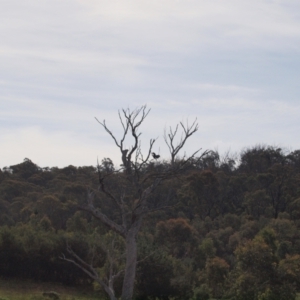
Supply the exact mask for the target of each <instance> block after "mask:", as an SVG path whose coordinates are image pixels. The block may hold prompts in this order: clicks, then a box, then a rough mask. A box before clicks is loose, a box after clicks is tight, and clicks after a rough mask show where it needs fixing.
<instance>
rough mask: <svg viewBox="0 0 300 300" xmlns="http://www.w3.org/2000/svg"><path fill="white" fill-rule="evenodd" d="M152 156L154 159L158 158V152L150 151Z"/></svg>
mask: <svg viewBox="0 0 300 300" xmlns="http://www.w3.org/2000/svg"><path fill="white" fill-rule="evenodd" d="M152 156H153V158H154V159H158V158H160V155H158V154H155V153H154V152H152Z"/></svg>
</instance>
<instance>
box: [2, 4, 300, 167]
mask: <svg viewBox="0 0 300 300" xmlns="http://www.w3.org/2000/svg"><path fill="white" fill-rule="evenodd" d="M0 20H1V22H0V24H1V26H0V168H3V167H4V166H10V165H14V164H18V163H21V162H22V161H23V159H24V158H29V159H31V160H32V161H33V162H34V163H36V164H38V165H39V166H40V167H55V166H58V167H65V166H68V165H74V166H89V165H96V163H97V158H98V159H99V161H101V159H103V158H105V157H109V158H111V159H113V160H114V161H115V162H116V163H118V162H120V159H119V157H120V155H119V152H118V149H117V147H116V146H115V144H114V142H113V140H112V139H111V138H110V136H109V135H108V134H107V133H106V132H105V130H103V128H102V127H101V125H100V124H99V123H97V121H96V120H95V117H97V118H98V119H99V120H101V121H102V120H104V119H105V120H106V123H107V126H108V127H109V128H110V129H111V130H112V132H113V133H114V134H115V135H116V137H117V138H120V137H121V136H122V126H121V124H120V122H119V119H118V110H120V109H122V108H124V109H127V108H129V109H131V110H133V109H135V108H137V107H140V106H141V105H147V107H148V108H149V109H151V111H150V113H149V115H148V117H147V119H146V120H145V122H143V124H142V126H141V130H140V131H141V132H142V135H141V139H142V147H143V150H146V149H147V145H148V143H149V140H150V138H158V139H157V141H156V143H155V145H154V151H155V152H157V153H159V154H160V155H161V156H162V158H164V159H168V157H169V156H168V148H167V146H166V145H165V142H164V139H163V134H164V130H165V129H166V130H168V128H170V127H172V128H174V127H175V126H176V124H178V123H179V122H189V124H191V123H192V122H193V121H194V120H195V119H196V118H197V122H198V124H199V130H198V131H197V132H196V133H195V134H194V135H193V136H191V137H190V139H189V140H188V142H187V144H186V147H185V151H186V153H187V154H191V153H193V152H194V151H195V150H197V149H199V148H202V149H203V150H206V149H212V150H218V151H219V152H220V154H221V155H222V153H226V152H228V151H230V152H231V153H235V152H236V153H239V152H240V151H241V150H242V149H246V148H249V147H253V146H255V145H261V144H264V145H272V146H276V147H277V146H278V147H282V148H287V149H289V150H297V149H300V139H299V131H300V1H299V0H282V1H281V0H273V1H272V0H251V1H249V0H247V1H246V0H227V1H224V0H184V1H183V0H177V1H176V0H163V1H162V0H149V1H148V0H105V1H104V0H64V1H61V0H51V1H50V0H40V1H36V0H35V1H33V0H2V1H1V10H0ZM126 142H127V145H126V146H128V147H130V140H129V141H126ZM182 154H183V153H182Z"/></svg>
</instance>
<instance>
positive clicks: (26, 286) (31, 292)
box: [0, 279, 99, 300]
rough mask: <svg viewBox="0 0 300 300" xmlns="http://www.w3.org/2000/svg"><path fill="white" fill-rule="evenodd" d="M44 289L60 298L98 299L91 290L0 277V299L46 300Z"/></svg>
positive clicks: (69, 299)
mask: <svg viewBox="0 0 300 300" xmlns="http://www.w3.org/2000/svg"><path fill="white" fill-rule="evenodd" d="M45 291H55V292H57V293H59V295H60V299H61V300H75V299H76V300H95V299H97V300H99V296H98V297H97V296H96V295H93V293H92V292H91V291H84V290H80V289H77V288H71V287H65V286H62V285H59V284H53V283H43V282H41V283H39V282H32V281H19V280H4V279H0V300H4V299H5V300H42V299H43V300H46V299H49V298H46V297H43V296H42V293H43V292H45Z"/></svg>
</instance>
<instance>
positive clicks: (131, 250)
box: [121, 221, 140, 300]
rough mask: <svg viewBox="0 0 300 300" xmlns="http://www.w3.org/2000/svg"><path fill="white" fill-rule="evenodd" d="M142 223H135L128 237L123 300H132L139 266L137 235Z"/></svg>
mask: <svg viewBox="0 0 300 300" xmlns="http://www.w3.org/2000/svg"><path fill="white" fill-rule="evenodd" d="M139 229H140V221H138V222H135V224H133V225H132V226H131V228H130V230H129V231H128V233H127V235H126V241H125V242H126V266H125V275H124V281H123V287H122V297H121V299H122V300H132V296H133V288H134V281H135V272H136V265H137V240H136V237H137V233H138V231H139Z"/></svg>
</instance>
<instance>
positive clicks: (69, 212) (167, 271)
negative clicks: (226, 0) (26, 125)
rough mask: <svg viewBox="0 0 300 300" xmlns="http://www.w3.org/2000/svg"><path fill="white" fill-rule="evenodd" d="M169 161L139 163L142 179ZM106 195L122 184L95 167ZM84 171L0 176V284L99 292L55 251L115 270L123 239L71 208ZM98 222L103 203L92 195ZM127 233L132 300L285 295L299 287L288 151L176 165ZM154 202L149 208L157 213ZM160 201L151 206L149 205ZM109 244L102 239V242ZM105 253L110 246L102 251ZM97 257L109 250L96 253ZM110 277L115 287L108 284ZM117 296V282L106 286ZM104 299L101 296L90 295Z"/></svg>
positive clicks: (294, 171)
mask: <svg viewBox="0 0 300 300" xmlns="http://www.w3.org/2000/svg"><path fill="white" fill-rule="evenodd" d="M168 166H169V162H167V161H164V160H163V159H157V160H154V159H153V160H151V161H150V162H149V163H148V164H147V165H145V166H144V168H145V172H146V173H147V172H149V173H151V172H153V170H164V169H167V168H168ZM99 168H100V169H101V172H102V174H105V173H107V174H109V181H108V184H109V185H110V188H111V189H118V188H119V186H120V185H121V184H122V182H123V180H124V178H123V177H124V176H123V174H122V172H116V173H114V172H112V171H113V170H114V169H115V166H114V164H113V162H112V161H111V160H110V159H109V158H106V159H103V160H102V162H101V164H100V165H99ZM98 171H99V169H98V168H97V167H93V166H86V167H74V166H68V167H65V168H57V167H53V168H40V167H39V166H38V165H36V164H35V163H34V162H32V161H31V160H30V159H28V158H25V159H24V161H23V162H22V163H20V164H17V165H13V166H9V167H5V168H3V169H2V170H1V169H0V276H1V277H4V278H26V279H28V278H30V279H33V280H42V281H53V282H61V283H63V284H66V285H83V286H84V285H91V286H92V285H93V288H94V289H96V290H97V289H98V290H99V293H100V294H101V293H102V290H101V287H100V286H99V285H97V284H96V283H95V282H93V281H92V280H91V278H90V277H89V276H87V275H86V274H85V273H84V272H83V271H82V270H81V269H80V268H77V267H76V266H74V265H73V264H71V263H68V262H66V261H65V260H64V259H62V257H63V255H64V254H65V253H66V252H67V251H66V249H67V247H70V248H71V249H72V251H74V252H76V253H78V255H80V257H82V258H84V260H85V261H89V262H93V265H94V266H95V267H97V270H98V271H99V272H100V273H102V274H104V275H105V274H106V273H108V272H109V271H110V266H109V264H108V260H109V258H110V257H108V253H113V254H114V257H115V258H118V259H115V261H114V264H113V267H114V268H115V269H116V270H118V269H122V267H123V264H124V261H123V258H122V250H123V248H124V241H123V240H122V239H121V238H120V237H119V236H116V235H115V233H114V232H112V231H110V230H108V228H106V227H105V226H104V225H102V224H101V223H100V222H98V221H97V220H96V219H95V218H93V217H92V216H91V215H90V214H88V213H87V212H85V211H82V210H80V209H78V207H80V205H81V204H84V203H85V202H86V199H87V193H88V192H89V191H97V190H98V189H99V176H98V175H99V174H98V173H99V172H98ZM94 200H95V202H96V204H97V207H100V208H101V211H103V212H105V214H106V215H108V216H113V217H114V218H115V219H118V218H119V216H118V215H116V214H117V213H116V210H115V204H114V203H113V201H110V200H109V199H108V198H107V197H101V195H100V194H99V195H98V194H97V192H95V199H94ZM151 202H152V204H153V209H152V210H151V213H149V214H148V215H147V217H146V218H145V219H144V221H143V226H142V229H141V231H140V232H139V236H138V260H139V261H138V265H137V276H136V283H135V292H134V294H135V298H136V299H187V300H188V299H194V300H205V299H211V298H213V299H231V300H248V299H249V300H255V299H257V300H271V299H272V300H277V299H278V300H279V299H287V300H288V299H295V297H296V293H297V292H299V291H300V231H299V227H300V150H296V151H293V152H288V151H285V150H282V149H280V148H276V147H271V146H255V147H253V148H248V149H245V150H243V151H242V152H241V153H240V154H239V155H236V156H230V155H226V156H224V157H220V155H219V154H218V153H217V152H215V151H214V152H209V153H208V154H207V155H205V156H203V157H201V158H200V159H197V157H193V159H191V160H190V161H189V162H188V165H187V166H186V168H185V169H184V172H181V173H180V174H178V175H176V176H174V177H171V178H169V179H168V180H165V181H164V182H163V184H161V185H160V186H159V188H157V189H156V190H155V192H154V193H153V194H152V196H151ZM158 204H160V205H158ZM161 204H162V205H161ZM112 241H113V243H112ZM112 245H113V246H112ZM108 250H109V251H108ZM119 281H120V282H119ZM115 285H116V288H115V289H116V292H117V293H120V288H121V279H118V281H117V282H116V283H115ZM101 296H102V297H103V298H104V297H106V296H105V294H104V293H103V295H102V294H101Z"/></svg>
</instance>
